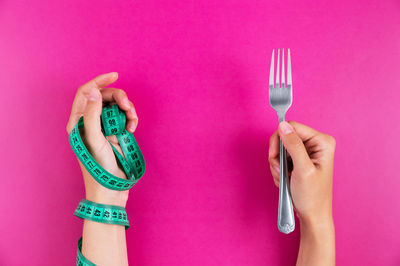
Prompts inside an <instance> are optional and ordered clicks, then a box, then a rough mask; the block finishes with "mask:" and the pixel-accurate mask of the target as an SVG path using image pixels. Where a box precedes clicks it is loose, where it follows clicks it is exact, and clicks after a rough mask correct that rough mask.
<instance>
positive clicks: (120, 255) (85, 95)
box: [66, 72, 138, 265]
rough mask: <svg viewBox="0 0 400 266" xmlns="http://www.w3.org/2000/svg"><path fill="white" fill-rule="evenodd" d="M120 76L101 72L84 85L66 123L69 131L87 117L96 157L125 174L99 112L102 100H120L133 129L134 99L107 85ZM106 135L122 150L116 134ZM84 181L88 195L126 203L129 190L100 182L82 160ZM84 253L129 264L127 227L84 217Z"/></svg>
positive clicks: (87, 134) (117, 173)
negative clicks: (102, 130) (114, 187)
mask: <svg viewBox="0 0 400 266" xmlns="http://www.w3.org/2000/svg"><path fill="white" fill-rule="evenodd" d="M117 79H118V74H117V73H115V72H112V73H108V74H103V75H100V76H98V77H96V78H94V79H93V80H91V81H89V82H88V83H86V84H84V85H82V86H81V87H80V88H79V89H78V91H77V93H76V96H75V99H74V103H73V105H72V110H71V115H70V118H69V121H68V124H67V128H66V130H67V133H68V134H69V133H70V132H71V130H72V129H73V127H74V126H75V124H76V123H77V122H78V120H79V118H80V117H81V116H83V117H84V124H85V126H84V130H83V131H82V132H81V135H82V138H83V139H84V141H85V145H86V146H87V147H88V149H89V151H90V153H91V154H92V156H93V157H94V159H95V160H96V161H97V162H98V163H100V165H101V166H103V168H104V169H106V170H107V171H108V172H110V173H112V174H113V175H115V176H118V177H120V178H126V175H125V173H124V172H123V171H122V170H121V169H120V168H119V167H118V165H117V161H116V159H115V157H114V153H113V151H112V148H111V146H110V144H109V143H108V142H107V140H106V138H105V137H104V135H103V134H102V132H101V125H100V115H101V111H102V106H103V102H104V103H107V102H110V103H111V102H112V103H117V104H118V106H119V107H120V108H121V109H122V110H124V111H125V113H126V116H127V125H126V129H127V130H128V131H129V132H131V133H132V132H134V131H135V129H136V127H137V123H138V117H137V114H136V110H135V107H134V106H133V103H132V102H131V101H129V99H128V97H127V96H126V93H125V92H124V91H123V90H120V89H115V88H105V87H106V86H108V85H110V84H111V83H113V82H115V81H116V80H117ZM107 139H108V140H109V141H110V142H111V143H112V144H113V146H114V147H115V148H117V150H118V151H119V152H121V153H122V151H121V148H120V146H119V144H118V140H117V138H116V136H109V137H107ZM79 164H80V167H81V171H82V175H83V180H84V183H85V191H86V199H87V200H90V201H93V202H97V203H102V204H110V205H116V206H121V207H125V206H126V202H127V200H128V195H129V191H115V190H110V189H108V188H105V187H103V186H102V185H100V184H99V183H97V182H96V181H95V180H94V179H93V177H92V176H91V175H90V174H89V173H88V172H87V170H86V169H85V167H84V166H83V165H82V164H81V163H80V162H79ZM82 254H83V255H84V256H85V257H86V258H87V259H88V260H90V261H91V262H93V263H95V264H97V265H128V255H127V249H126V239H125V227H124V226H121V225H111V224H104V223H97V222H93V221H89V220H84V224H83V234H82Z"/></svg>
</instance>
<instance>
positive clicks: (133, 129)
mask: <svg viewBox="0 0 400 266" xmlns="http://www.w3.org/2000/svg"><path fill="white" fill-rule="evenodd" d="M136 127H137V123H133V122H131V123H130V125H129V131H130V132H132V133H133V132H135V130H136Z"/></svg>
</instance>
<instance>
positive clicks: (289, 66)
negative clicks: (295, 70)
mask: <svg viewBox="0 0 400 266" xmlns="http://www.w3.org/2000/svg"><path fill="white" fill-rule="evenodd" d="M286 84H287V86H289V85H290V86H291V85H292V64H291V62H290V49H288V56H287V82H286Z"/></svg>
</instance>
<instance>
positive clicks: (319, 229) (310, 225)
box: [296, 218, 335, 266]
mask: <svg viewBox="0 0 400 266" xmlns="http://www.w3.org/2000/svg"><path fill="white" fill-rule="evenodd" d="M300 235H301V237H300V248H299V254H298V257H297V264H296V265H297V266H303V265H307V266H317V265H318V266H319V265H324V266H330V265H335V227H334V224H333V219H332V218H329V219H327V220H326V221H323V222H319V223H318V222H306V221H300Z"/></svg>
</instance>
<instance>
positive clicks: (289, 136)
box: [278, 122, 314, 171]
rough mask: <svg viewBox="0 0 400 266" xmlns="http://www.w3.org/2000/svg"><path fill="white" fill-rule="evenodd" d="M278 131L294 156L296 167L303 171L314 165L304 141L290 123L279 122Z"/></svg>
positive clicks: (288, 150)
mask: <svg viewBox="0 0 400 266" xmlns="http://www.w3.org/2000/svg"><path fill="white" fill-rule="evenodd" d="M278 133H279V136H280V138H281V140H282V143H283V146H285V148H286V150H287V152H288V153H289V154H290V157H292V160H293V166H294V167H295V168H297V169H299V170H300V171H301V170H307V169H310V167H314V164H313V163H312V161H311V159H310V157H309V156H308V153H307V150H306V147H305V146H304V144H303V141H302V140H301V138H300V137H299V136H298V135H297V133H296V131H295V130H294V128H293V127H292V126H291V125H290V124H289V123H287V122H281V123H279V130H278Z"/></svg>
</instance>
